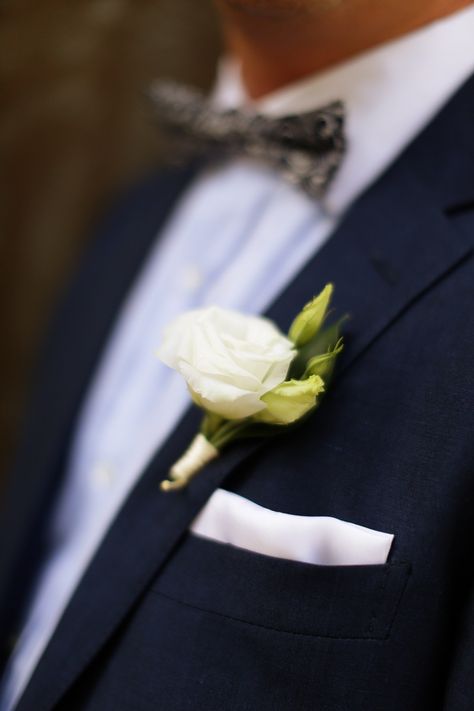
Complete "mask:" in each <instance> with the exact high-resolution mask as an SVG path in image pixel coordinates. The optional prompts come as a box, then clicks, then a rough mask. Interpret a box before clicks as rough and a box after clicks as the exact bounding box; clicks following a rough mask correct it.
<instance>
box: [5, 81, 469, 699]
mask: <svg viewBox="0 0 474 711" xmlns="http://www.w3.org/2000/svg"><path fill="white" fill-rule="evenodd" d="M473 121H474V79H471V80H470V81H468V83H467V84H466V85H465V86H464V87H463V88H462V90H461V91H460V92H459V93H458V94H457V95H456V96H455V97H454V99H452V101H451V102H450V103H449V105H448V106H447V107H446V108H445V109H444V110H443V111H442V112H441V114H440V115H439V116H438V117H437V118H436V119H435V120H434V121H433V122H432V124H431V125H430V126H429V127H428V128H427V129H426V130H425V131H424V132H423V134H422V135H421V136H420V137H419V138H418V139H417V140H416V141H415V142H414V143H413V144H412V145H411V146H410V147H409V148H408V149H407V150H406V151H405V152H404V154H403V155H402V156H401V158H400V159H398V160H397V161H396V163H395V164H394V165H393V166H392V167H391V168H390V169H389V170H388V171H387V172H386V173H385V174H384V176H383V177H382V178H381V179H380V180H378V181H377V183H376V184H375V185H374V186H373V187H372V188H370V189H369V190H368V191H367V192H366V193H365V194H364V195H363V196H362V198H360V199H359V200H358V201H357V202H356V204H355V205H354V206H353V207H352V209H351V210H350V211H349V213H348V214H347V216H346V218H345V219H344V220H343V222H342V224H341V226H340V227H339V228H338V230H337V232H336V233H335V234H334V236H333V237H332V238H331V239H330V240H329V242H328V243H327V244H326V245H325V246H324V247H323V249H322V250H321V251H320V252H319V253H318V254H317V256H316V257H315V258H314V259H313V260H310V262H309V263H308V264H307V265H306V267H305V268H304V270H303V271H302V272H301V273H300V274H299V275H298V277H297V278H296V279H295V280H294V281H293V283H292V284H291V285H290V286H289V287H288V288H287V289H286V290H285V291H284V292H283V293H282V294H281V296H280V297H279V298H278V299H277V301H276V302H275V303H274V304H273V305H272V307H271V308H270V309H269V311H268V315H269V316H270V317H271V318H272V319H274V320H275V321H276V322H277V323H278V324H279V326H280V327H281V328H282V329H286V328H287V327H288V325H289V323H290V321H291V318H292V317H293V315H294V314H295V313H296V311H297V310H298V309H299V308H301V306H302V304H304V303H305V302H306V301H307V300H308V299H309V298H311V297H312V296H313V295H314V294H315V293H316V292H317V291H318V290H319V289H320V288H321V287H322V286H323V285H324V284H325V283H326V282H327V281H333V282H334V283H335V284H336V287H337V290H336V298H335V306H336V308H337V310H338V313H344V312H349V313H350V315H351V319H350V321H349V322H348V324H347V326H346V331H345V336H346V348H345V351H344V353H343V355H342V356H341V358H340V363H339V367H338V371H337V374H336V377H335V380H334V382H333V385H332V388H331V391H330V392H329V394H328V395H327V396H326V397H325V399H324V402H323V405H322V406H321V408H320V409H319V410H318V412H317V413H316V414H315V415H314V416H313V417H311V418H310V419H308V420H307V421H306V422H305V424H304V425H303V426H302V427H301V428H299V429H297V430H295V431H292V432H291V433H288V434H286V435H282V436H281V437H278V438H276V439H273V440H265V441H259V440H251V441H247V442H240V443H236V444H235V445H233V446H231V447H230V448H229V449H228V450H227V451H226V452H225V454H223V456H222V457H220V458H219V459H217V460H215V461H214V462H212V463H211V464H210V465H208V466H207V467H206V469H205V470H204V471H203V472H202V473H201V474H200V475H199V476H198V477H197V478H196V479H195V480H194V481H193V482H192V483H191V484H190V486H189V487H188V488H187V489H185V490H184V491H182V492H180V493H174V494H164V493H162V492H160V490H159V482H160V481H161V480H162V479H163V478H165V476H166V473H167V470H168V468H169V466H170V464H172V463H173V461H174V460H175V459H176V458H177V457H178V456H179V455H180V454H181V453H182V451H183V449H184V448H185V446H186V445H187V444H188V443H189V441H190V439H191V437H192V435H193V434H194V433H195V431H196V429H197V426H198V423H199V417H200V414H199V412H197V411H196V410H194V409H190V411H189V412H188V413H187V414H186V416H185V417H184V418H183V420H182V422H181V423H180V424H179V426H178V427H177V429H176V430H175V432H174V433H173V435H172V436H171V438H170V439H169V440H168V442H167V443H166V444H165V446H164V447H163V448H162V449H161V451H159V452H157V453H156V456H155V457H154V459H153V461H152V462H151V464H150V465H149V467H148V468H147V470H146V471H145V472H144V474H143V476H142V477H141V479H140V481H139V483H138V484H137V486H136V488H135V489H134V491H133V492H132V494H131V495H130V497H129V498H128V500H127V502H126V504H125V506H124V508H123V509H122V511H121V512H120V514H119V516H118V518H117V519H116V521H115V523H114V524H113V526H112V528H111V529H110V531H109V533H108V535H107V537H106V539H105V541H104V543H103V545H102V546H101V548H100V550H99V551H98V553H97V555H96V557H95V558H94V560H93V562H92V564H91V566H90V568H89V569H88V571H87V573H86V576H85V578H84V579H83V581H82V583H81V584H80V586H79V588H78V590H77V591H76V594H75V595H74V597H73V600H72V602H71V604H70V606H69V608H68V609H67V611H66V613H65V615H64V617H63V619H62V621H61V623H60V625H59V628H58V630H57V631H56V633H55V635H54V637H53V639H52V640H51V643H50V644H49V646H48V648H47V650H46V653H45V655H44V656H43V658H42V660H41V661H40V664H39V665H38V667H37V670H36V672H35V673H34V676H33V678H32V680H31V682H30V684H29V686H28V688H27V689H26V692H25V694H24V696H23V697H22V699H21V700H20V703H19V706H18V709H19V711H49V710H51V709H53V708H54V709H61V710H66V709H68V710H69V709H81V710H87V711H95V710H100V711H107V709H114V710H116V709H124V710H128V709H129V710H130V711H142V710H143V711H147V710H148V709H154V710H156V709H163V710H164V711H165V710H166V711H184V709H193V710H194V709H206V710H211V709H216V711H217V710H218V709H219V710H220V709H235V710H236V711H241V710H243V709H257V708H258V709H262V711H263V710H266V709H272V710H275V709H278V710H280V709H281V710H286V709H308V710H309V709H321V710H322V709H327V710H328V711H329V710H331V711H334V710H336V709H338V710H341V711H342V710H347V711H359V710H360V711H362V710H364V711H368V710H372V709H373V710H374V711H379V710H380V711H381V710H382V709H383V711H401V710H403V711H414V710H424V709H430V710H431V709H446V710H449V711H464V710H466V711H467V709H471V708H472V707H473V705H474V682H473V680H472V668H473V666H474V588H473V583H474V580H473V570H474V567H473V560H474V555H473V554H474V551H473V547H474V546H473V541H474V537H473V528H474V516H473V505H474V472H473V468H474V467H473V462H474V441H473V437H472V433H473V428H474V417H473V407H472V399H473V398H472V396H473V384H474V375H473V367H472V365H473V360H474V319H473V308H472V304H473V300H474V299H473V297H474V268H473V267H474V260H473V255H472V248H473V242H474V240H473V236H474V132H473V131H472V126H473ZM193 174H194V169H191V170H188V171H176V172H165V173H160V174H159V175H155V176H152V177H151V178H150V180H149V181H148V182H147V183H146V184H144V185H141V186H140V187H139V188H137V189H136V190H135V191H134V192H132V193H131V194H130V195H128V197H127V198H126V199H124V200H123V201H122V203H121V204H120V205H119V206H118V208H117V210H116V211H115V212H114V213H113V214H112V215H111V216H110V217H109V218H108V220H107V221H106V223H105V224H104V225H103V227H102V230H101V231H100V233H99V235H98V238H97V239H96V240H95V242H94V244H93V246H92V247H91V249H90V250H89V252H88V254H87V255H86V256H85V259H84V262H83V264H82V267H81V269H80V270H79V273H78V275H77V278H76V279H75V281H74V284H73V285H72V286H71V289H70V291H69V293H68V296H67V298H66V299H65V301H64V303H63V305H62V307H61V309H60V311H59V313H58V316H57V319H56V323H55V325H54V327H53V329H52V332H51V335H50V338H49V340H48V343H47V346H46V349H45V354H44V357H43V361H42V365H41V366H40V370H39V374H38V388H37V391H36V395H35V397H34V399H33V402H32V407H31V411H30V416H29V420H28V423H27V426H26V429H25V434H24V439H23V445H22V447H21V449H20V452H19V456H18V459H17V464H16V468H15V470H14V472H13V477H12V486H11V490H10V494H9V497H8V499H7V505H6V508H5V516H4V521H3V526H4V528H3V530H2V539H1V540H2V557H1V560H2V569H1V575H2V577H1V579H0V585H1V587H0V625H1V628H0V629H1V639H2V641H5V644H6V645H7V644H8V640H10V639H11V636H12V634H14V632H15V626H16V625H18V624H19V620H20V617H19V615H20V613H21V609H22V605H23V604H24V602H25V594H26V591H27V590H28V586H29V585H30V584H31V580H32V578H33V575H34V570H35V568H36V567H37V565H38V564H39V562H40V561H41V556H42V531H44V523H45V521H47V517H48V512H49V510H50V508H51V505H52V502H53V501H54V493H55V492H56V491H57V489H58V485H59V483H60V480H61V474H62V471H63V463H64V458H65V455H66V452H67V448H68V442H69V441H70V436H71V432H72V431H73V428H74V424H75V419H76V416H77V413H78V408H79V405H80V402H81V399H82V398H83V396H84V392H85V389H86V387H87V385H88V382H89V380H90V377H91V374H92V371H93V368H94V364H95V363H96V361H97V358H98V356H99V354H100V352H101V349H102V348H103V346H104V343H105V341H106V338H107V335H108V333H109V332H110V329H111V326H112V323H113V318H114V316H115V315H116V312H117V309H118V307H119V305H120V303H121V302H122V300H123V299H124V297H125V294H126V292H127V289H128V287H129V286H130V284H131V282H132V280H133V278H134V276H135V275H136V273H137V271H138V269H139V267H140V265H141V264H142V263H143V260H144V259H146V255H147V251H148V250H149V248H150V246H151V243H152V241H153V239H154V237H155V235H156V233H157V230H159V228H160V225H162V224H163V223H164V221H165V220H166V218H167V216H168V215H169V212H170V210H171V209H172V206H173V204H174V202H175V200H176V199H177V198H178V197H179V195H180V193H181V191H182V189H183V188H184V186H185V185H186V184H187V182H188V181H189V180H190V179H191V177H192V175H193ZM155 414H156V416H164V417H166V413H160V411H159V403H157V412H156V413H155ZM218 486H220V487H223V488H225V489H228V490H230V491H234V492H236V493H238V494H240V495H242V496H244V497H246V498H248V499H250V500H252V501H255V502H257V503H258V504H260V505H262V506H266V507H267V508H270V509H274V510H277V511H284V512H287V513H291V514H301V515H313V516H315V515H321V516H334V517H337V518H340V519H343V520H347V521H352V522H354V523H358V524H361V525H363V526H367V527H370V528H373V529H377V530H381V531H391V532H393V533H394V534H395V543H394V546H393V548H392V551H391V554H390V558H389V561H388V563H387V564H386V565H375V566H356V567H342V566H341V567H337V566H335V567H325V566H312V565H307V564H302V563H297V562H290V561H285V560H279V559H274V558H269V557H266V556H263V555H259V554H256V553H250V552H248V551H244V550H240V549H237V548H232V547H230V546H226V545H224V544H219V543H216V542H212V541H205V540H202V539H199V538H197V537H195V536H192V535H190V534H189V533H188V532H187V530H188V527H189V524H190V522H191V521H192V520H193V518H194V517H195V515H196V514H197V512H198V511H199V510H200V508H201V507H202V505H203V504H204V503H205V501H206V500H207V499H208V498H209V496H210V495H211V493H212V492H213V491H214V490H215V489H216V487H218Z"/></svg>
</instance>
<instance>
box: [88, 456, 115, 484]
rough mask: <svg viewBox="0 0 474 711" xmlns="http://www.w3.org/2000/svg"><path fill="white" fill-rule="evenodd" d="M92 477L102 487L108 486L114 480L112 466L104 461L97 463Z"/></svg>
mask: <svg viewBox="0 0 474 711" xmlns="http://www.w3.org/2000/svg"><path fill="white" fill-rule="evenodd" d="M92 479H93V480H94V483H95V484H97V486H100V487H101V488H108V487H109V486H111V485H112V484H113V481H114V473H113V471H112V468H111V467H110V466H109V465H108V464H105V463H104V462H100V463H99V464H96V466H95V467H94V469H93V470H92Z"/></svg>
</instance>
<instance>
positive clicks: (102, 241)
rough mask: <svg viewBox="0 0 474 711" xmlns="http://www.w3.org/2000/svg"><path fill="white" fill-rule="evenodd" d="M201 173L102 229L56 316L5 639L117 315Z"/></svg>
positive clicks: (32, 438) (20, 462)
mask: <svg viewBox="0 0 474 711" xmlns="http://www.w3.org/2000/svg"><path fill="white" fill-rule="evenodd" d="M194 172H195V168H191V169H190V170H187V171H185V172H183V171H180V172H179V173H178V172H175V171H173V172H170V173H164V174H160V176H158V177H156V176H154V177H153V179H151V180H150V179H148V180H147V181H146V182H145V183H143V184H142V185H140V186H139V188H138V189H137V190H136V191H134V193H132V194H131V195H130V197H129V198H128V200H127V201H126V203H125V204H124V205H122V206H121V208H120V209H119V210H118V211H117V212H115V213H113V214H112V216H111V217H110V218H108V219H107V221H106V222H105V223H104V224H103V225H102V226H101V231H100V238H99V239H98V240H97V241H96V243H95V244H94V247H93V248H92V250H91V253H90V256H89V255H88V257H87V258H86V261H85V263H84V264H83V265H82V268H81V269H80V270H79V277H78V278H77V280H76V282H75V283H73V284H72V286H71V289H70V291H69V293H68V295H67V297H66V299H65V301H64V305H63V306H62V308H61V311H60V312H59V313H58V314H57V315H56V319H55V323H54V324H53V329H52V335H51V337H50V338H49V339H48V341H47V343H46V344H45V345H46V348H45V350H46V353H45V358H44V360H45V364H44V367H41V364H40V373H39V377H38V382H39V383H40V387H39V389H38V390H37V392H35V393H34V396H33V400H32V403H31V408H30V416H29V421H28V422H26V427H25V431H24V433H23V438H22V446H21V448H20V450H19V453H18V457H17V461H16V462H15V466H14V468H13V472H12V477H11V481H12V484H11V487H10V490H9V491H8V492H7V497H6V505H5V506H4V510H3V512H2V514H3V517H2V518H3V520H2V530H3V531H5V532H6V534H5V535H4V536H3V540H2V543H1V546H2V551H1V556H0V639H1V638H2V637H4V636H5V635H6V632H5V630H9V629H10V630H11V625H12V624H14V623H15V620H14V618H15V615H16V614H18V611H19V609H20V608H21V601H22V591H24V590H26V589H28V587H29V580H30V579H31V577H32V576H33V574H34V569H35V565H38V564H39V562H40V560H41V557H42V555H43V549H42V544H43V539H42V537H41V536H40V535H39V532H40V531H41V530H42V521H43V520H46V519H47V516H48V512H49V510H50V507H51V505H52V504H53V502H54V494H55V493H57V490H58V485H59V479H60V477H61V474H62V471H63V468H64V459H65V457H66V455H67V450H68V445H69V440H70V436H71V432H72V430H73V427H74V421H75V417H76V414H77V412H78V410H79V406H80V402H81V400H82V397H83V395H84V393H85V390H86V388H87V385H88V383H89V380H90V377H91V374H92V372H93V369H94V367H95V365H96V361H97V358H98V356H99V354H100V352H101V350H102V348H103V346H104V343H105V341H106V339H107V336H108V333H109V330H110V328H111V325H112V323H113V319H114V316H115V315H116V313H117V310H118V309H119V307H120V304H121V302H122V300H123V299H124V296H125V294H126V292H127V290H128V288H129V286H130V284H131V282H132V280H133V278H134V277H135V275H136V272H137V270H138V269H139V267H140V265H141V263H142V262H143V260H144V259H145V257H146V254H147V252H148V249H149V248H150V246H151V244H152V243H153V241H154V239H155V237H156V234H157V231H158V230H159V228H160V226H161V224H162V223H163V222H164V220H165V218H166V216H167V214H168V212H169V210H170V208H171V206H172V204H173V202H174V200H175V199H176V198H177V196H178V195H179V194H180V193H181V191H182V189H183V187H184V185H185V184H186V183H187V182H188V181H189V180H190V179H191V177H192V175H193V174H194ZM110 263H113V264H114V268H113V269H110V268H108V265H109V264H110ZM103 274H107V275H108V277H107V279H106V280H104V279H103V276H102V275H103ZM72 373H73V374H74V376H73V377H71V374H72ZM45 415H46V416H45ZM25 522H27V525H25Z"/></svg>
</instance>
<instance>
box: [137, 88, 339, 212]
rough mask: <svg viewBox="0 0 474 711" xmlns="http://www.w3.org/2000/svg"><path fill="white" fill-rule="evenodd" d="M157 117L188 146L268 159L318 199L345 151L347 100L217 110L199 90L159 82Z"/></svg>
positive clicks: (193, 150) (154, 96)
mask: <svg viewBox="0 0 474 711" xmlns="http://www.w3.org/2000/svg"><path fill="white" fill-rule="evenodd" d="M149 96H150V99H151V101H152V105H153V107H154V110H155V112H156V117H157V120H158V122H159V123H160V124H161V125H162V126H163V127H164V128H166V129H168V130H170V131H171V133H172V134H174V135H175V137H176V138H177V139H179V142H178V144H177V145H178V146H179V149H180V150H184V151H186V152H188V153H189V152H191V153H194V154H195V153H197V152H207V153H208V152H209V151H213V152H218V153H219V154H225V155H243V156H247V157H250V158H253V159H256V160H258V161H261V162H264V163H266V164H267V165H270V166H271V167H272V168H273V169H276V170H277V171H278V172H279V173H280V174H281V175H282V177H283V178H284V179H285V180H287V181H288V182H289V183H291V184H293V185H298V186H299V187H301V188H303V190H305V191H306V192H307V193H308V194H309V195H311V196H312V197H315V198H318V199H320V198H321V197H322V196H323V195H324V192H325V190H326V189H327V187H328V185H329V183H330V181H331V179H332V178H333V176H334V174H335V172H336V170H337V169H338V167H339V165H340V163H341V160H342V158H343V155H344V151H345V147H346V141H345V137H344V114H345V111H344V104H343V103H342V102H340V101H335V102H333V103H331V104H329V105H328V106H324V107H323V108H321V109H318V110H316V111H311V112H308V113H304V114H300V115H291V116H284V117H281V118H269V117H266V116H262V115H261V114H258V113H255V112H252V111H250V110H235V109H230V110H218V109H216V108H214V107H213V106H211V105H210V104H209V102H208V101H207V100H206V99H205V97H204V96H203V95H202V94H201V93H200V92H199V91H197V90H195V89H191V88H188V87H184V86H181V85H180V84H176V83H174V82H168V81H159V82H155V83H154V84H153V86H152V87H151V90H150V92H149Z"/></svg>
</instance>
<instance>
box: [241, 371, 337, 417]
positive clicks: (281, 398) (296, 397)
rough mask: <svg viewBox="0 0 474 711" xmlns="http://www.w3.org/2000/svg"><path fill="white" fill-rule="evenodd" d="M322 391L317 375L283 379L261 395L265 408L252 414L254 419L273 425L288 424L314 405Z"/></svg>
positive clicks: (321, 381) (320, 380)
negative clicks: (283, 380) (303, 378)
mask: <svg viewBox="0 0 474 711" xmlns="http://www.w3.org/2000/svg"><path fill="white" fill-rule="evenodd" d="M323 391H324V382H323V380H322V378H320V377H319V375H311V376H310V377H309V378H307V379H306V380H285V382H283V383H281V384H280V385H277V386H276V387H275V388H273V390H270V392H268V393H266V394H265V395H263V397H262V398H261V400H262V402H263V403H265V405H266V409H265V410H262V411H261V412H258V413H257V414H256V415H254V418H253V419H254V420H257V421H258V422H265V423H267V424H273V425H289V424H291V423H292V422H296V421H297V420H299V419H301V418H302V417H303V416H304V415H306V414H307V413H308V412H309V411H310V410H312V409H313V408H314V407H316V400H317V397H318V395H319V394H320V393H322V392H323Z"/></svg>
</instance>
